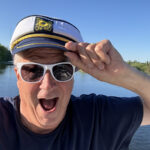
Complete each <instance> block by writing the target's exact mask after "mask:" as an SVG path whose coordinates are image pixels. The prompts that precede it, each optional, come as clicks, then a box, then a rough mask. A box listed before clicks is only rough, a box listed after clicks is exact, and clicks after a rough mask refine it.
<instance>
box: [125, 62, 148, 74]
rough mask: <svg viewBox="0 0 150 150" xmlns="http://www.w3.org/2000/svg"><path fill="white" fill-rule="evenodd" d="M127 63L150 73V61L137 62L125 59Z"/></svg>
mask: <svg viewBox="0 0 150 150" xmlns="http://www.w3.org/2000/svg"><path fill="white" fill-rule="evenodd" d="M127 63H128V64H129V65H131V66H133V67H135V68H137V69H138V70H140V71H143V72H145V73H147V74H149V75H150V61H146V62H143V63H141V62H138V61H136V60H135V61H127Z"/></svg>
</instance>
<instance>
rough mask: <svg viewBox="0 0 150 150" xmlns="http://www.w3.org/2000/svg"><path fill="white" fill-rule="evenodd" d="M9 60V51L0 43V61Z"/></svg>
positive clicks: (10, 57) (10, 58)
mask: <svg viewBox="0 0 150 150" xmlns="http://www.w3.org/2000/svg"><path fill="white" fill-rule="evenodd" d="M10 60H12V56H11V53H10V52H9V50H8V49H7V48H6V47H5V46H3V45H2V44H0V61H10Z"/></svg>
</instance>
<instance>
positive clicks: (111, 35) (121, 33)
mask: <svg viewBox="0 0 150 150" xmlns="http://www.w3.org/2000/svg"><path fill="white" fill-rule="evenodd" d="M0 8H1V13H0V43H1V44H3V45H5V46H7V47H8V46H9V42H10V39H11V35H12V33H13V30H14V28H15V26H16V23H17V22H18V21H19V20H20V19H22V18H23V17H25V16H28V15H32V14H40V15H47V16H50V17H57V18H61V19H64V20H67V21H69V22H71V23H72V24H74V25H75V26H77V27H78V28H79V29H80V31H81V33H82V36H83V39H84V41H86V42H91V43H95V42H98V41H101V40H103V39H109V40H110V41H111V42H112V43H113V44H114V46H115V47H116V49H117V50H118V51H119V52H120V53H121V55H122V56H123V58H124V59H125V60H138V61H142V62H145V61H150V1H149V0H105V1H104V0H103V1H101V0H53V1H52V0H42V1H38V0H2V1H1V5H0Z"/></svg>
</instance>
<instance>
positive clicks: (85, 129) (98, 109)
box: [0, 94, 143, 150]
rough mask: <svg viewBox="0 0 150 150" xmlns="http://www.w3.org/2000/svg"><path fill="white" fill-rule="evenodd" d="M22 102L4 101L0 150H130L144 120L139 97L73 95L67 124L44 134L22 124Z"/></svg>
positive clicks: (0, 115)
mask: <svg viewBox="0 0 150 150" xmlns="http://www.w3.org/2000/svg"><path fill="white" fill-rule="evenodd" d="M19 101H20V100H19V97H16V98H14V99H4V98H0V150H128V145H129V143H130V140H131V138H132V136H133V134H134V132H135V131H136V129H137V128H138V127H139V125H140V123H141V121H142V117H143V106H142V102H141V100H140V98H139V97H133V98H119V97H108V96H104V95H98V96H96V95H95V94H91V95H81V96H80V97H75V96H71V100H70V103H69V105H68V109H67V113H66V116H65V118H64V119H63V121H62V122H61V123H60V125H59V126H58V127H57V128H56V129H55V130H54V131H52V132H51V133H48V134H44V135H42V134H37V133H33V132H32V131H30V130H29V129H27V128H26V127H25V126H24V125H23V124H22V122H21V121H20V113H19Z"/></svg>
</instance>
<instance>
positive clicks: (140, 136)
mask: <svg viewBox="0 0 150 150" xmlns="http://www.w3.org/2000/svg"><path fill="white" fill-rule="evenodd" d="M74 78H75V83H74V88H73V92H72V93H73V94H74V95H76V96H79V95H80V94H89V93H96V94H104V95H108V96H110V95H111V96H122V97H131V96H135V95H136V94H135V93H133V92H131V91H129V90H126V89H123V88H121V87H118V86H113V85H110V84H107V83H103V82H100V81H98V80H96V79H94V78H93V77H91V76H90V75H87V74H85V73H81V72H77V73H75V77H74ZM17 94H18V89H17V85H16V76H15V73H14V71H13V66H11V65H8V66H2V65H0V97H8V96H11V97H14V96H16V95H17ZM130 150H150V126H143V127H140V128H139V129H138V130H137V132H136V133H135V135H134V137H133V139H132V142H131V144H130Z"/></svg>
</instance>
